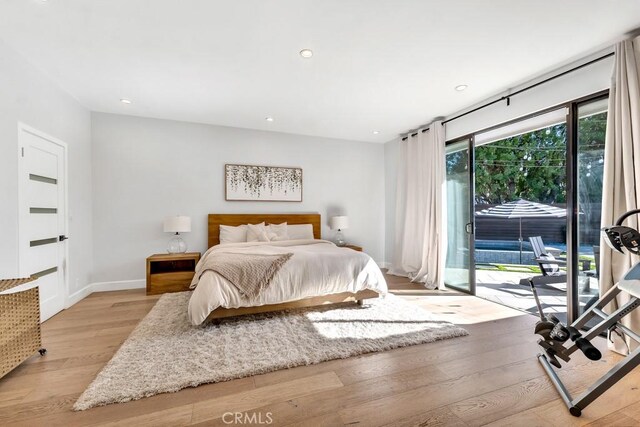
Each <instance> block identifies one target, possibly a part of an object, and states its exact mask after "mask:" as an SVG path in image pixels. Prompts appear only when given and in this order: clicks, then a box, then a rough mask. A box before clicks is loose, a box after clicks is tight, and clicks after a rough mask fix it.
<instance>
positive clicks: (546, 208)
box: [476, 199, 567, 264]
mask: <svg viewBox="0 0 640 427" xmlns="http://www.w3.org/2000/svg"><path fill="white" fill-rule="evenodd" d="M476 215H477V216H491V217H495V218H505V219H516V218H517V219H518V220H519V221H520V233H519V234H520V237H519V241H520V263H521V264H522V219H523V218H562V217H566V216H567V211H566V209H560V208H556V207H555V206H550V205H545V204H543V203H536V202H530V201H529V200H524V199H520V200H516V201H515V202H507V203H503V204H501V205H498V206H494V207H492V208H489V209H483V210H481V211H478V212H476Z"/></svg>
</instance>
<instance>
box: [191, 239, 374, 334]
mask: <svg viewBox="0 0 640 427" xmlns="http://www.w3.org/2000/svg"><path fill="white" fill-rule="evenodd" d="M211 252H227V253H250V254H284V253H293V256H292V257H291V258H290V259H289V261H287V262H286V263H285V264H284V266H283V267H282V268H281V269H280V271H279V272H278V273H277V274H276V275H275V276H274V278H273V280H272V282H271V284H270V285H269V287H268V288H267V289H266V290H265V291H264V292H262V293H261V294H260V295H258V296H256V297H254V298H252V299H247V298H245V297H243V296H242V295H241V294H240V292H239V291H238V289H237V288H236V287H235V286H233V285H232V284H231V283H230V282H229V281H228V280H226V279H225V278H224V277H222V276H220V275H219V274H217V273H215V272H213V271H210V270H209V271H205V272H204V273H203V274H202V276H201V277H200V280H199V282H198V284H197V287H196V289H195V290H194V291H193V295H192V296H191V300H190V301H189V319H190V320H191V323H193V324H194V325H199V324H201V323H202V322H204V320H205V319H206V318H207V316H208V315H209V314H210V313H211V312H212V311H213V310H215V309H216V308H218V307H224V308H238V307H253V306H258V305H265V304H279V303H283V302H288V301H295V300H299V299H302V298H309V297H312V296H321V295H329V294H335V293H340V292H357V291H360V290H364V289H371V290H374V291H376V292H378V293H381V294H386V293H387V282H386V281H385V279H384V276H383V275H382V272H381V271H380V268H378V265H377V264H376V263H375V262H374V261H373V260H372V259H371V257H370V256H369V255H367V254H365V253H363V252H356V251H354V250H351V249H348V248H340V247H338V246H336V245H335V244H333V243H332V242H329V241H326V240H288V241H283V242H248V243H227V244H223V245H217V246H214V247H212V248H211V249H209V250H208V251H207V252H206V253H205V254H204V256H203V257H202V259H203V260H204V259H205V258H206V257H207V255H208V254H209V253H211ZM201 262H202V261H201Z"/></svg>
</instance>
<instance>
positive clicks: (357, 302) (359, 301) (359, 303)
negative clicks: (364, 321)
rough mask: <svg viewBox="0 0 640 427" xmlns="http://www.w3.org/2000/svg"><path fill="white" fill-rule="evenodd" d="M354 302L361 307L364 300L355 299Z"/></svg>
mask: <svg viewBox="0 0 640 427" xmlns="http://www.w3.org/2000/svg"><path fill="white" fill-rule="evenodd" d="M356 304H358V305H359V306H360V307H362V306H363V305H364V300H363V299H359V300H356Z"/></svg>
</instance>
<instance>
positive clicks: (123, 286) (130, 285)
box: [91, 279, 147, 292]
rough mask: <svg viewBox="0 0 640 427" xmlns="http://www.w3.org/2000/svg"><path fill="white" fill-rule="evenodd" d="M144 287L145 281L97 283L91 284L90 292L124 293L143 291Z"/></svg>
mask: <svg viewBox="0 0 640 427" xmlns="http://www.w3.org/2000/svg"><path fill="white" fill-rule="evenodd" d="M146 286H147V282H146V281H145V279H139V280H120V281H117V282H97V283H92V284H91V292H110V291H126V290H129V289H144V288H145V287H146Z"/></svg>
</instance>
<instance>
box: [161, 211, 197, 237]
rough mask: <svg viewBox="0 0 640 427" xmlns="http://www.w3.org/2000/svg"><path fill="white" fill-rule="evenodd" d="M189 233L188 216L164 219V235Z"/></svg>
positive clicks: (189, 219)
mask: <svg viewBox="0 0 640 427" xmlns="http://www.w3.org/2000/svg"><path fill="white" fill-rule="evenodd" d="M190 231H191V218H190V217H188V216H180V215H178V216H168V217H166V218H165V219H164V232H165V233H188V232H190Z"/></svg>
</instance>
